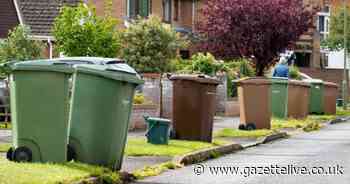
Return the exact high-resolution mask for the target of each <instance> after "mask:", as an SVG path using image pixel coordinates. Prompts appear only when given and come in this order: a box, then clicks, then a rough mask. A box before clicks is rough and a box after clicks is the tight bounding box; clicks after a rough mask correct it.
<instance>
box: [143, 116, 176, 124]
mask: <svg viewBox="0 0 350 184" xmlns="http://www.w3.org/2000/svg"><path fill="white" fill-rule="evenodd" d="M147 121H154V122H161V123H168V124H170V123H171V120H170V119H163V118H156V117H148V118H147Z"/></svg>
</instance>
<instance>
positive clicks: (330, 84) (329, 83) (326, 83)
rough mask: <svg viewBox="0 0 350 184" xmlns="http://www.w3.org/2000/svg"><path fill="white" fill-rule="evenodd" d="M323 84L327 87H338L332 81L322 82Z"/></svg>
mask: <svg viewBox="0 0 350 184" xmlns="http://www.w3.org/2000/svg"><path fill="white" fill-rule="evenodd" d="M323 85H325V86H327V87H334V88H338V87H339V86H338V84H336V83H333V82H326V81H325V82H323Z"/></svg>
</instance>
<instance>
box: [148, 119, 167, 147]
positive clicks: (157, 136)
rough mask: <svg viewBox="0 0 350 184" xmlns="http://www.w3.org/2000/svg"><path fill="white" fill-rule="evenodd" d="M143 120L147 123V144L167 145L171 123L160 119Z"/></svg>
mask: <svg viewBox="0 0 350 184" xmlns="http://www.w3.org/2000/svg"><path fill="white" fill-rule="evenodd" d="M144 118H145V121H146V122H147V133H146V137H147V142H148V143H151V144H168V142H169V137H170V123H171V121H170V120H168V119H162V118H153V117H144Z"/></svg>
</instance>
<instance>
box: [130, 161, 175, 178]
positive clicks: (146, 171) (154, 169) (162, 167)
mask: <svg viewBox="0 0 350 184" xmlns="http://www.w3.org/2000/svg"><path fill="white" fill-rule="evenodd" d="M180 167H181V166H179V165H176V164H174V163H173V162H166V163H162V164H159V165H154V166H146V167H144V168H142V169H139V170H136V171H134V172H133V175H134V176H135V177H136V178H137V179H143V178H145V177H149V176H157V175H159V174H161V173H162V172H164V171H166V170H169V169H172V170H173V169H176V168H180Z"/></svg>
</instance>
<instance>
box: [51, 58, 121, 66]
mask: <svg viewBox="0 0 350 184" xmlns="http://www.w3.org/2000/svg"><path fill="white" fill-rule="evenodd" d="M52 60H53V61H59V62H81V64H84V63H85V64H95V65H106V64H118V63H125V61H124V60H122V59H119V58H103V57H64V58H55V59H52Z"/></svg>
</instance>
